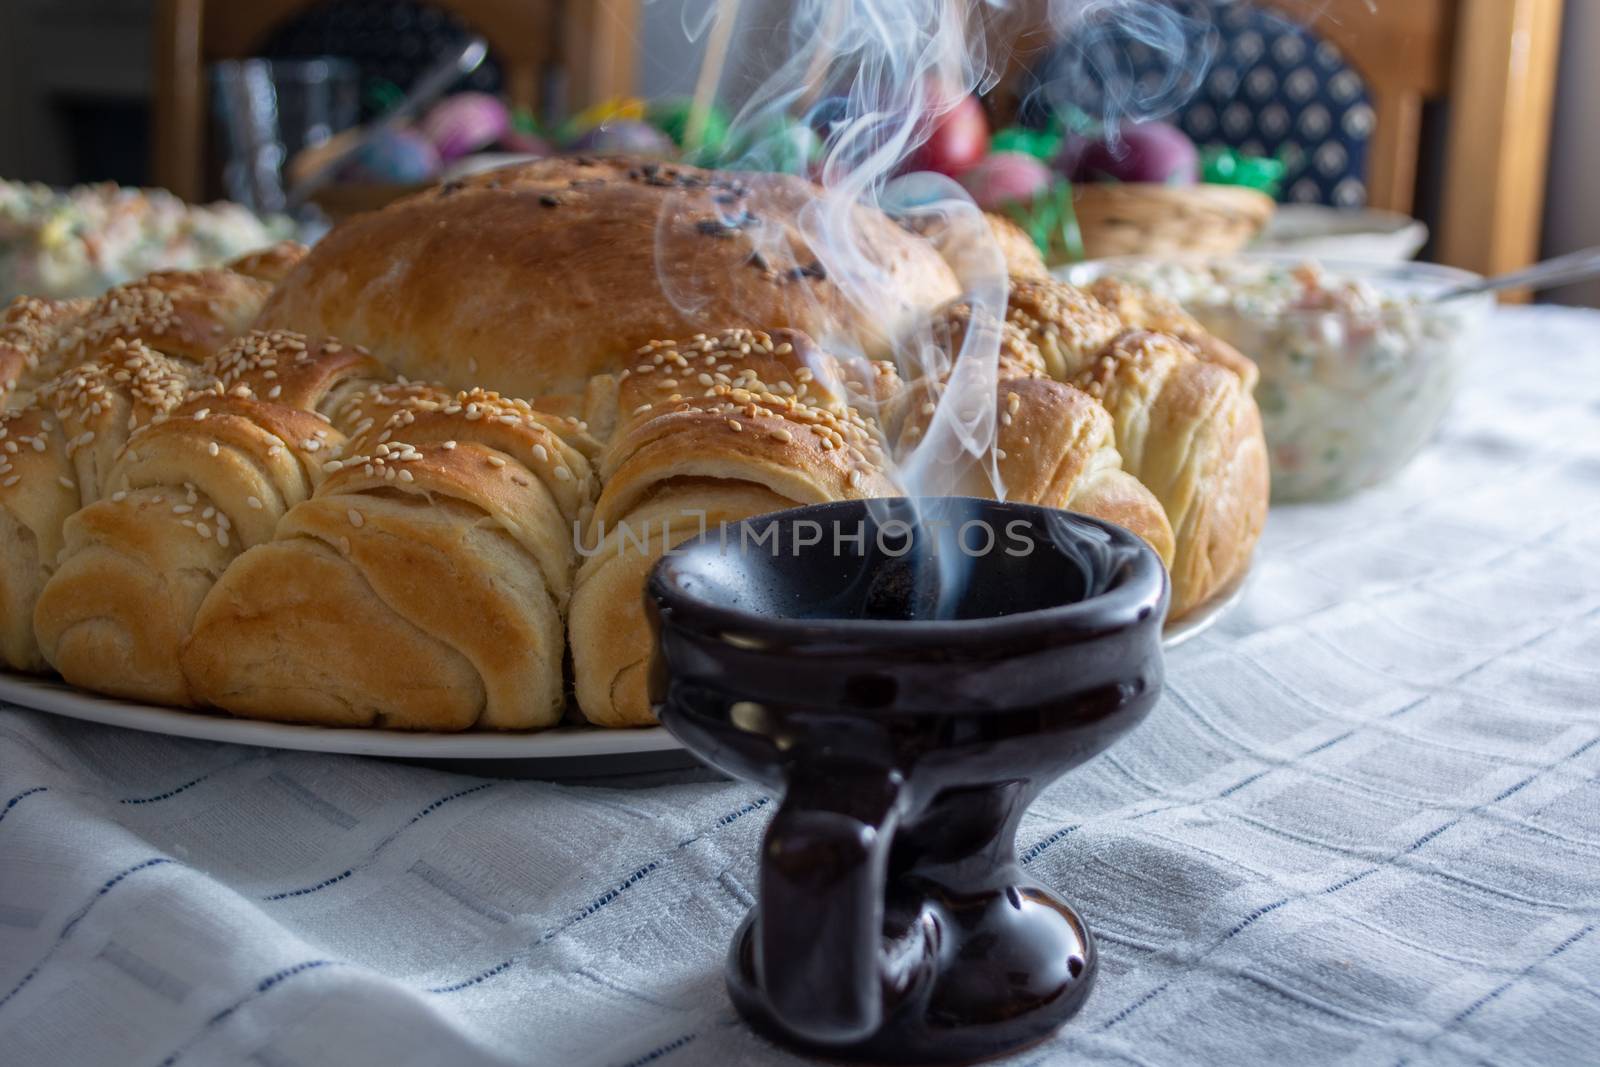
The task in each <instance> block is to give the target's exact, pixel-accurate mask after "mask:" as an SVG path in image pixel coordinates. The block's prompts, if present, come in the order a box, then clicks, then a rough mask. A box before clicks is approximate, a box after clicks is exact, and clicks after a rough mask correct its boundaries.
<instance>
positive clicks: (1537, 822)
mask: <svg viewBox="0 0 1600 1067" xmlns="http://www.w3.org/2000/svg"><path fill="white" fill-rule="evenodd" d="M1597 523H1600V314H1594V313H1590V312H1573V311H1557V310H1534V311H1526V310H1523V311H1507V312H1504V313H1501V314H1499V315H1498V316H1497V317H1496V319H1495V321H1494V323H1493V326H1492V330H1491V336H1490V337H1489V338H1487V339H1486V341H1485V344H1484V347H1483V351H1482V352H1481V353H1480V354H1479V356H1478V359H1477V364H1476V370H1475V373H1474V381H1473V382H1472V384H1471V385H1469V387H1468V388H1467V390H1466V392H1465V395H1464V396H1463V397H1462V399H1461V402H1460V404H1459V405H1458V406H1457V408H1456V409H1455V411H1454V413H1453V415H1452V417H1451V419H1450V421H1449V423H1448V425H1447V427H1446V430H1445V431H1444V433H1443V435H1442V437H1441V438H1440V440H1438V441H1437V442H1436V444H1435V445H1434V446H1432V447H1431V448H1430V450H1429V451H1428V452H1427V453H1426V454H1425V455H1424V456H1422V458H1421V459H1419V460H1418V461H1417V463H1416V464H1415V465H1414V466H1413V467H1411V468H1410V469H1409V470H1408V471H1407V472H1406V473H1405V474H1404V475H1403V476H1402V477H1401V478H1400V479H1399V480H1398V481H1397V482H1395V483H1394V484H1392V485H1389V486H1386V487H1384V488H1382V489H1379V490H1376V491H1372V492H1369V493H1366V494H1365V495H1362V496H1360V497H1358V498H1356V499H1353V500H1349V501H1345V502H1341V503H1336V504H1329V505H1323V506H1304V507H1297V508H1280V509H1276V510H1275V511H1274V513H1273V516H1272V521H1271V523H1270V526H1269V529H1268V533H1267V536H1266V539H1265V542H1264V543H1263V545H1262V549H1261V553H1260V556H1259V563H1258V566H1257V573H1256V576H1255V580H1254V582H1253V584H1252V585H1251V587H1250V589H1249V593H1248V595H1247V598H1246V599H1245V601H1244V603H1243V604H1242V606H1241V607H1240V608H1239V609H1238V610H1237V611H1235V612H1234V613H1233V614H1232V615H1231V616H1230V617H1229V618H1228V619H1227V620H1226V621H1225V622H1224V623H1223V624H1222V625H1221V626H1220V627H1219V628H1218V629H1217V630H1215V631H1213V632H1212V633H1211V634H1210V635H1208V636H1207V637H1205V638H1203V639H1201V640H1199V641H1198V642H1196V643H1194V644H1193V645H1191V646H1189V647H1186V648H1184V649H1182V650H1180V651H1179V652H1178V653H1176V654H1174V655H1173V656H1172V658H1171V661H1170V665H1169V686H1168V692H1167V696H1166V697H1165V699H1164V700H1163V701H1162V703H1161V705H1160V706H1159V707H1158V708H1157V709H1156V711H1155V712H1154V713H1153V714H1152V716H1151V718H1150V719H1149V720H1148V721H1147V723H1146V724H1145V725H1144V726H1143V727H1142V728H1141V729H1140V730H1139V731H1137V732H1136V733H1135V734H1134V735H1133V736H1131V737H1129V738H1128V739H1127V740H1125V741H1123V742H1122V744H1121V745H1120V746H1119V747H1117V748H1116V749H1114V750H1112V752H1110V753H1109V754H1107V755H1106V756H1104V757H1102V758H1100V759H1099V760H1097V761H1095V762H1094V763H1092V764H1090V765H1088V766H1086V767H1084V768H1082V769H1081V770H1079V771H1078V772H1076V773H1074V774H1073V775H1071V776H1070V777H1069V778H1068V779H1066V780H1065V781H1064V782H1062V783H1060V784H1058V785H1057V786H1056V787H1055V788H1054V789H1052V790H1051V791H1050V792H1048V793H1047V794H1046V795H1045V797H1044V798H1043V799H1042V800H1040V801H1039V803H1038V804H1036V805H1035V806H1034V808H1033V810H1032V812H1031V813H1030V814H1029V816H1028V818H1027V820H1026V821H1025V822H1024V824H1023V829H1022V835H1021V848H1022V850H1023V853H1022V855H1023V860H1024V862H1025V863H1026V864H1027V869H1028V871H1029V872H1030V873H1031V874H1032V875H1033V876H1035V877H1037V878H1039V879H1041V880H1042V881H1044V882H1045V883H1047V884H1049V885H1051V886H1053V887H1055V888H1056V889H1058V890H1059V891H1061V892H1062V893H1063V894H1065V895H1066V896H1067V897H1068V899H1070V900H1072V901H1073V902H1074V903H1075V904H1076V905H1077V906H1078V907H1079V908H1080V909H1081V911H1082V912H1083V914H1084V915H1085V917H1086V918H1087V919H1088V921H1089V922H1090V924H1091V925H1092V927H1093V929H1094V931H1095V934H1096V935H1097V937H1098V938H1099V945H1100V949H1101V952H1102V957H1101V958H1102V965H1101V971H1100V976H1099V984H1098V986H1097V987H1096V989H1095V991H1094V993H1093V995H1092V996H1091V998H1090V1000H1089V1002H1088V1005H1087V1007H1086V1009H1085V1010H1084V1011H1083V1013H1082V1014H1081V1015H1080V1016H1079V1017H1078V1018H1077V1020H1076V1021H1074V1022H1073V1023H1072V1024H1071V1025H1070V1026H1069V1027H1068V1028H1067V1029H1066V1030H1065V1031H1063V1032H1062V1033H1061V1034H1060V1036H1059V1037H1058V1038H1056V1039H1055V1040H1054V1041H1053V1042H1052V1043H1050V1044H1048V1045H1046V1046H1043V1047H1041V1048H1038V1049H1035V1050H1033V1051H1032V1052H1030V1053H1029V1054H1028V1055H1026V1056H1024V1057H1021V1058H1019V1059H1018V1060H1017V1062H1019V1063H1030V1064H1033V1063H1052V1064H1053V1063H1061V1064H1067V1063H1072V1064H1077V1063H1100V1062H1107V1063H1110V1062H1131V1063H1138V1064H1169V1063H1178V1062H1204V1063H1241V1062H1242V1063H1261V1062H1275V1063H1290V1062H1293V1063H1300V1062H1323V1063H1329V1062H1331V1063H1350V1064H1390V1063H1402V1062H1403V1063H1452V1064H1453V1063H1478V1062H1493V1063H1528V1064H1556V1063H1573V1062H1589V1063H1594V1062H1600V932H1597V930H1596V926H1597V924H1600V533H1597ZM772 810H773V804H772V802H771V799H770V798H768V797H767V796H765V795H763V794H762V793H761V792H760V791H759V790H756V789H753V788H750V787H748V786H745V785H742V784H736V783H730V782H726V781H719V780H715V779H712V778H710V777H708V776H705V775H700V776H695V775H692V774H684V775H677V776H675V777H673V778H671V779H670V780H667V781H664V782H657V783H655V784H652V785H650V786H648V787H641V786H632V787H624V786H621V785H611V786H606V787H596V786H579V785H572V784H546V783H538V782H528V781H509V780H486V779H477V778H471V777H466V776H462V775H455V774H447V773H442V772H437V771H432V770H426V769H419V768H417V767H412V766H402V765H397V764H393V763H385V762H380V761H374V760H364V759H356V758H344V757H327V756H316V755H306V754H299V753H293V752H275V751H267V750H257V749H244V748H236V747H229V746H222V745H212V744H205V743H198V742H186V741H179V740H172V739H168V738H164V737H159V736H154V735H148V734H140V733H134V732H131V731H120V730H116V729H111V728H103V727H94V726H89V725H86V724H80V723H77V722H71V721H67V720H61V719H55V718H52V717H50V716H47V715H41V714H36V713H31V712H23V711H19V710H0V1062H3V1063H5V1064H7V1065H18V1067H21V1065H32V1064H40V1065H44V1064H49V1065H60V1064H80V1063H85V1064H86V1063H108V1064H109V1063H114V1064H149V1065H155V1064H163V1063H183V1064H207V1063H244V1062H251V1063H257V1064H262V1065H269V1067H288V1065H293V1064H301V1065H311V1064H341V1065H349V1067H362V1065H369V1064H370V1065H374V1067H402V1065H407V1064H419V1065H420V1064H428V1065H432V1064H446V1063H448V1064H452V1065H475V1064H526V1063H550V1064H569V1063H570V1064H593V1065H597V1067H636V1065H642V1064H645V1063H662V1064H667V1065H671V1064H677V1063H683V1064H688V1063H734V1062H757V1063H761V1062H787V1061H789V1059H790V1058H789V1057H788V1056H786V1054H784V1053H781V1052H779V1051H777V1050H775V1049H773V1048H772V1047H771V1046H769V1045H767V1044H765V1043H764V1042H762V1041H761V1040H759V1039H758V1038H756V1037H754V1036H752V1035H751V1033H750V1032H749V1031H747V1030H746V1029H745V1028H744V1027H743V1026H742V1025H741V1024H740V1023H739V1022H738V1021H737V1018H736V1017H735V1015H734V1014H733V1011H732V1010H731V1008H730V1007H729V1004H728V1001H727V998H726V996H725V994H724V992H723V986H722V962H723V955H724V951H725V948H726V946H727V943H728V939H729V936H730V934H731V933H732V932H733V929H734V927H735V925H736V924H737V923H738V921H739V919H740V917H741V916H742V915H743V914H744V912H745V909H746V908H747V907H748V906H749V905H750V903H751V894H752V891H753V888H754V884H753V883H754V866H753V858H754V856H755V853H756V848H757V844H758V842H759V841H760V839H761V834H762V831H763V829H764V827H765V824H766V820H767V818H768V817H769V815H770V813H771V811H772Z"/></svg>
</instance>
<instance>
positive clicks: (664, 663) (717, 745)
mask: <svg viewBox="0 0 1600 1067" xmlns="http://www.w3.org/2000/svg"><path fill="white" fill-rule="evenodd" d="M647 595H648V598H649V601H650V608H651V611H652V613H653V617H654V619H655V622H656V625H657V631H658V634H659V644H658V654H657V656H656V658H655V663H654V666H653V669H652V682H651V684H652V691H653V694H654V699H655V701H656V707H657V711H658V713H659V715H660V718H661V721H662V723H663V724H664V725H665V726H666V727H667V729H669V730H670V731H672V733H673V734H674V735H676V736H677V737H678V738H679V739H680V740H682V741H683V743H684V744H685V745H687V746H688V747H689V749H690V750H692V751H693V752H695V753H696V754H697V755H699V756H700V757H701V758H702V759H704V760H705V761H706V762H708V763H710V764H711V765H713V766H715V767H717V768H719V769H720V770H722V771H725V772H726V773H728V774H731V775H734V776H736V777H739V778H744V779H749V780H751V781H755V782H760V783H762V784H764V785H767V786H769V787H772V788H774V789H778V788H782V789H783V790H784V798H783V803H782V805H781V806H780V808H779V809H778V812H777V814H776V815H775V816H774V817H773V820H772V823H771V826H770V828H769V829H768V831H767V835H766V840H765V843H764V845H763V848H762V854H761V866H760V887H759V899H758V902H757V905H756V907H755V908H754V909H752V911H751V914H750V915H749V916H748V917H747V918H746V920H745V922H744V924H743V925H742V926H741V927H740V929H739V931H738V933H737V935H736V936H735V938H734V942H733V946H732V950H731V952H730V955H729V959H728V967H727V978H728V989H729V992H730V994H731V995H732V998H733V1001H734V1004H735V1005H736V1006H737V1007H738V1009H739V1011H740V1012H741V1013H742V1014H743V1015H744V1016H745V1017H746V1018H747V1019H748V1020H749V1021H750V1022H751V1023H752V1024H754V1025H755V1026H756V1027H757V1028H758V1029H760V1030H762V1031H763V1032H765V1033H767V1034H768V1035H769V1036H771V1037H773V1038H775V1039H776V1040H778V1041H780V1042H782V1043H785V1044H788V1045H791V1046H794V1047H797V1048H800V1049H802V1050H805V1051H807V1052H812V1053H820V1054H822V1055H826V1056H832V1057H837V1058H845V1059H863V1060H869V1061H873V1062H878V1063H952V1062H964V1061H971V1060H975V1059H983V1058H987V1057H990V1056H996V1055H1001V1054H1004V1053H1007V1052H1012V1051H1015V1050H1016V1049H1018V1048H1021V1047H1023V1046H1026V1045H1029V1044H1032V1043H1034V1042H1037V1041H1040V1040H1042V1039H1044V1038H1045V1037H1047V1036H1049V1035H1050V1034H1051V1033H1052V1032H1053V1031H1054V1030H1055V1029H1056V1028H1057V1027H1059V1026H1060V1025H1061V1024H1062V1023H1063V1022H1065V1021H1066V1020H1067V1019H1068V1018H1070V1017H1071V1016H1072V1015H1073V1014H1074V1013H1075V1012H1076V1011H1077V1010H1078V1008H1079V1007H1080V1006H1081V1005H1082V1003H1083V1000H1084V998H1085V996H1086V995H1087V994H1088V992H1089V988H1090V985H1091V983H1092V982H1093V979H1094V974H1095V950H1094V942H1093V940H1092V939H1091V937H1090V935H1089V931H1088V930H1087V929H1086V928H1085V926H1084V924H1083V920H1082V919H1080V918H1079V917H1078V915H1077V913H1076V912H1074V911H1073V910H1072V908H1071V907H1069V906H1068V905H1067V904H1066V903H1065V902H1063V901H1061V900H1059V899H1058V898H1056V897H1055V896H1053V895H1052V894H1051V893H1050V892H1049V891H1048V890H1046V889H1044V888H1043V887H1041V886H1039V885H1037V884H1036V883H1034V882H1032V881H1030V880H1029V879H1028V878H1027V877H1026V875H1024V873H1023V871H1022V869H1021V867H1020V866H1019V864H1018V862H1017V857H1016V848H1015V837H1016V831H1017V825H1018V823H1019V822H1020V820H1021V818H1022V815H1023V812H1024V811H1025V810H1026V809H1027V807H1028V805H1029V804H1030V803H1031V802H1032V801H1033V799H1034V798H1035V797H1036V796H1037V795H1038V794H1039V792H1040V791H1041V790H1042V789H1043V788H1044V787H1045V786H1046V785H1048V784H1049V783H1050V782H1051V781H1053V780H1054V779H1055V778H1057V777H1058V776H1059V775H1061V774H1062V773H1063V772H1065V771H1067V770H1070V769H1071V768H1073V767H1075V766H1077V765H1078V764H1080V763H1082V762H1084V761H1085V760H1087V759H1089V758H1090V757H1092V756H1094V755H1096V754H1098V753H1100V752H1102V751H1104V750H1105V749H1106V748H1108V747H1109V746H1110V745H1111V744H1112V743H1113V742H1115V741H1116V740H1117V738H1119V737H1121V736H1122V735H1123V734H1124V733H1126V732H1127V731H1128V730H1129V729H1131V728H1132V727H1133V726H1134V725H1135V724H1136V723H1138V722H1139V721H1140V719H1142V718H1143V717H1144V715H1145V714H1146V713H1147V712H1148V711H1149V710H1150V708H1151V706H1152V705H1154V703H1155V701H1156V698H1157V696H1158V695H1159V693H1160V690H1161V684H1162V659H1161V628H1162V623H1163V622H1164V620H1165V616H1166V610H1167V600H1168V587H1167V578H1166V573H1165V571H1164V569H1163V567H1162V565H1161V562H1160V560H1159V559H1158V558H1157V556H1156V555H1155V553H1154V552H1153V551H1151V550H1150V549H1149V547H1148V546H1146V545H1145V543H1144V542H1143V541H1141V540H1140V539H1139V538H1138V537H1137V536H1135V535H1134V534H1132V533H1129V532H1128V531H1126V530H1124V529H1122V528H1121V527H1118V526H1114V525H1112V524H1110V523H1106V522H1101V521H1099V520H1095V519H1090V518H1086V517H1082V516H1078V515H1072V514H1068V513H1066V512H1061V511H1054V510H1051V509H1048V508H1040V507H1033V506H1030V505H1021V504H1009V503H997V502H994V501H985V500H969V499H964V498H939V499H933V500H922V501H918V502H916V503H915V504H913V503H911V502H909V501H904V500H899V501H889V500H875V501H847V502H842V503H834V504H821V505H816V506H813V507H807V508H800V509H796V510H793V511H785V512H780V513H778V514H775V515H768V516H762V517H758V518H754V519H748V520H746V521H745V522H743V523H739V524H736V525H732V526H728V527H725V528H723V529H722V530H721V531H714V532H711V533H709V534H707V535H705V536H703V537H701V538H699V539H697V540H696V541H693V542H690V543H689V544H688V545H685V546H683V547H682V548H680V549H679V550H677V551H676V552H675V553H674V554H673V555H670V556H667V557H664V558H663V559H662V561H661V562H660V564H659V565H658V566H657V568H656V570H655V571H654V573H653V574H652V577H651V580H650V584H649V589H648V594H647Z"/></svg>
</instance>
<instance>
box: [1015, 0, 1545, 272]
mask: <svg viewBox="0 0 1600 1067" xmlns="http://www.w3.org/2000/svg"><path fill="white" fill-rule="evenodd" d="M1255 2H1256V3H1258V4H1261V5H1262V6H1264V7H1267V8H1270V9H1273V10H1276V11H1278V12H1279V13H1281V14H1283V15H1285V16H1287V17H1289V18H1291V19H1295V20H1297V21H1299V22H1301V23H1302V24H1304V25H1306V26H1308V27H1309V28H1310V30H1311V32H1312V33H1313V34H1315V35H1317V36H1319V37H1321V38H1323V39H1325V40H1327V41H1329V42H1331V43H1332V44H1334V45H1335V46H1337V47H1338V48H1339V50H1340V51H1341V52H1342V53H1343V55H1344V57H1345V59H1346V60H1347V61H1348V62H1349V64H1350V66H1352V67H1353V68H1354V69H1355V70H1356V71H1357V72H1358V73H1360V75H1361V76H1362V79H1363V80H1364V81H1365V83H1366V87H1367V90H1368V92H1369V93H1370V95H1371V97H1372V101H1373V107H1374V111H1375V126H1374V130H1373V137H1372V142H1371V150H1370V151H1371V154H1370V157H1369V164H1368V168H1367V170H1368V173H1367V175H1366V184H1367V188H1368V202H1369V203H1370V205H1371V206H1372V207H1376V208H1386V209H1388V210H1392V211H1399V212H1402V213H1405V214H1411V213H1412V212H1413V211H1414V210H1415V207H1416V199H1417V193H1418V188H1417V179H1418V162H1419V154H1420V151H1421V147H1422V136H1423V106H1424V104H1426V103H1429V102H1441V103H1444V104H1446V105H1447V106H1448V131H1447V137H1446V142H1445V145H1444V149H1443V151H1444V159H1443V160H1442V168H1440V169H1442V171H1443V174H1444V182H1443V189H1442V201H1441V203H1440V204H1439V213H1438V218H1437V220H1436V226H1435V236H1436V238H1437V243H1436V246H1435V250H1436V258H1437V259H1439V260H1440V261H1441V262H1444V263H1448V264H1451V265H1453V266H1459V267H1465V268H1468V269H1470V270H1476V271H1480V272H1482V273H1485V274H1493V273H1497V272H1500V271H1506V270H1513V269H1516V268H1518V267H1522V266H1526V265H1528V264H1529V263H1532V262H1534V261H1535V260H1536V259H1537V258H1538V246H1539V237H1540V226H1541V221H1542V214H1543V210H1544V194H1545V172H1546V163H1547V154H1548V147H1549V139H1550V123H1551V117H1552V109H1553V98H1554V93H1555V82H1556V57H1557V51H1558V45H1559V39H1560V32H1561V15H1562V0H1379V2H1377V3H1373V2H1372V0H1255ZM1043 6H1044V5H1043V0H1034V7H1033V10H1031V11H1030V13H1029V14H1030V15H1031V17H1030V18H1026V19H1025V20H1024V22H1023V23H1022V24H1021V25H1022V27H1024V28H1023V29H1022V32H1021V33H1020V34H1013V36H1012V40H1013V41H1015V42H1016V45H1017V47H1016V54H1017V56H1018V58H1017V59H1016V60H1015V61H1014V63H1013V69H1014V70H1016V69H1020V67H1021V65H1022V64H1023V63H1025V62H1026V61H1027V60H1028V59H1030V58H1036V57H1037V55H1038V50H1039V48H1040V47H1041V45H1042V44H1043V43H1045V42H1046V38H1047V35H1046V34H1044V33H1042V32H1041V30H1040V29H1039V27H1040V25H1041V21H1040V17H1039V15H1038V14H1037V12H1038V10H1042V8H1043ZM1030 52H1031V53H1032V56H1031V57H1030V56H1029V53H1030Z"/></svg>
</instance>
